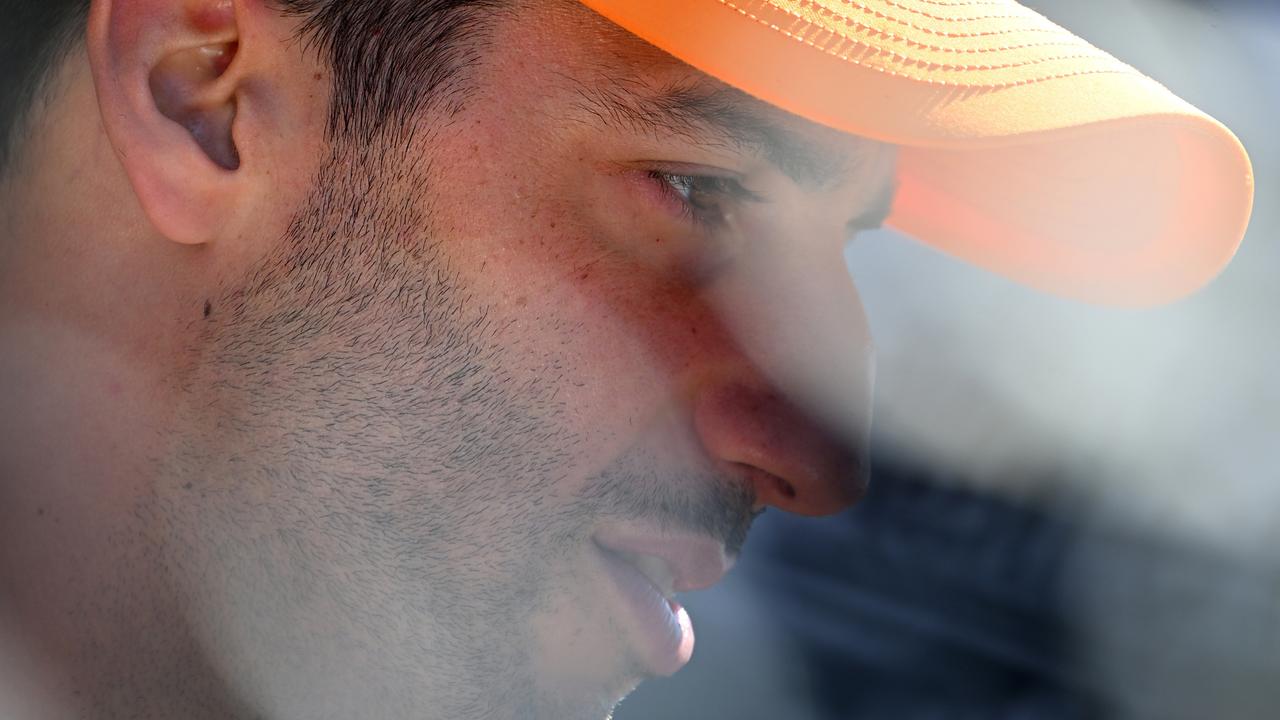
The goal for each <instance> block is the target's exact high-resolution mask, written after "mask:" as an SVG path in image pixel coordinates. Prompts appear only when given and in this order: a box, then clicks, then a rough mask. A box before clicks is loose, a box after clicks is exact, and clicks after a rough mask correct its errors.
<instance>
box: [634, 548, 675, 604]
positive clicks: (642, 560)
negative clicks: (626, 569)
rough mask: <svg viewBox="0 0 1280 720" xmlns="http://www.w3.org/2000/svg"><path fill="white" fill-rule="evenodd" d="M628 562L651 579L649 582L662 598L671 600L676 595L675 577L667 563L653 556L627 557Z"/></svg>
mask: <svg viewBox="0 0 1280 720" xmlns="http://www.w3.org/2000/svg"><path fill="white" fill-rule="evenodd" d="M627 560H628V561H629V562H630V563H631V564H632V565H635V566H636V568H637V569H638V570H639V571H640V572H641V573H643V574H644V576H645V577H647V578H649V582H651V583H653V584H654V587H656V588H658V591H659V592H661V593H662V596H663V597H665V598H666V599H668V600H670V599H671V598H672V597H673V596H674V595H675V584H676V580H675V576H674V575H672V573H671V568H669V567H667V562H666V561H665V560H663V559H662V558H656V557H654V556H652V555H630V554H629V555H627Z"/></svg>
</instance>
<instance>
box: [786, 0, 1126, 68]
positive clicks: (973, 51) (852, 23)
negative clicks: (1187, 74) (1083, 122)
mask: <svg viewBox="0 0 1280 720" xmlns="http://www.w3.org/2000/svg"><path fill="white" fill-rule="evenodd" d="M777 9H778V11H779V12H784V13H787V14H789V15H791V16H792V17H794V18H796V19H797V20H800V21H801V22H805V23H807V24H808V25H809V26H810V27H818V26H815V25H814V24H813V23H810V22H809V21H807V20H805V19H804V18H803V17H801V16H799V15H796V14H795V13H792V12H791V11H789V10H783V9H782V8H777ZM817 9H818V10H819V11H820V12H823V13H827V14H829V15H831V16H832V17H833V19H835V20H839V21H841V22H842V23H843V24H844V25H845V26H847V27H854V28H858V29H860V30H865V31H867V32H868V33H870V34H873V35H879V36H882V37H884V38H887V39H890V40H896V41H900V42H902V43H905V44H907V45H910V46H913V47H918V48H922V49H925V50H934V51H937V52H947V53H955V54H967V55H977V54H981V53H993V52H1008V51H1011V50H1025V49H1028V48H1040V47H1087V48H1090V49H1093V48H1092V47H1091V46H1089V45H1088V44H1086V43H1081V42H1080V41H1079V40H1078V39H1076V38H1074V37H1072V38H1071V39H1063V40H1045V41H1043V42H1025V43H1017V44H1009V45H994V46H988V47H978V48H953V47H945V46H943V45H935V44H932V43H926V42H921V41H919V40H913V39H912V38H909V37H906V36H904V35H898V34H896V33H892V32H889V31H888V30H882V29H880V28H877V27H875V26H873V25H867V24H865V23H862V22H859V21H857V20H855V19H853V18H850V17H845V16H841V15H835V13H832V12H831V11H830V10H827V9H826V8H823V7H821V6H818V8H817ZM910 27H915V26H910ZM820 29H821V30H824V31H826V32H831V33H835V34H838V35H840V36H841V37H844V38H847V39H850V40H857V38H854V37H853V36H850V35H845V34H843V33H841V32H840V31H839V30H836V29H831V28H820ZM916 29H919V30H926V31H928V30H927V29H926V28H916ZM1039 31H1040V32H1050V31H1049V30H1047V29H1042V30H1039ZM1015 32H1037V30H1035V29H1031V30H1026V31H1017V30H1015V31H1009V32H1001V33H976V34H971V35H962V34H951V33H936V32H935V33H933V34H935V35H940V36H943V37H949V38H974V37H992V36H996V35H1011V34H1013V33H1015ZM1096 54H1097V55H1098V56H1099V57H1102V56H1104V55H1105V53H1102V52H1101V51H1096Z"/></svg>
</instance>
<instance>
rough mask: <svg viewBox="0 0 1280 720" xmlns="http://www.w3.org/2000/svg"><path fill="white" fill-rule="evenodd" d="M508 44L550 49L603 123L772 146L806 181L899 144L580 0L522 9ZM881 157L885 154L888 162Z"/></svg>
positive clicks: (831, 175) (535, 52) (765, 150)
mask: <svg viewBox="0 0 1280 720" xmlns="http://www.w3.org/2000/svg"><path fill="white" fill-rule="evenodd" d="M500 32H502V35H503V37H502V38H501V39H500V44H501V45H502V46H504V47H508V48H511V47H515V48H518V52H520V53H521V54H522V55H523V56H524V57H528V58H538V57H548V58H549V60H550V64H551V65H552V66H553V67H554V74H555V76H556V78H557V79H558V80H559V81H562V82H564V83H565V84H566V85H568V86H570V93H571V96H572V97H573V101H572V102H573V104H574V105H575V106H576V108H577V109H580V110H585V111H586V112H587V113H588V114H589V115H590V116H592V117H593V118H595V119H596V120H598V121H600V122H601V123H602V124H605V125H611V126H615V127H620V128H622V129H626V130H630V131H634V132H638V133H642V134H649V135H652V134H655V133H657V132H662V133H663V134H669V135H677V136H680V135H684V136H686V138H687V139H690V140H696V141H697V142H699V143H701V144H707V143H711V144H716V143H722V144H725V145H735V146H739V147H735V148H734V149H736V150H750V151H754V152H757V153H758V154H760V155H762V156H766V157H767V159H769V160H770V161H771V162H773V164H775V165H777V166H778V167H779V168H780V169H782V170H783V171H784V172H787V174H788V175H791V176H792V177H793V178H794V179H796V180H798V181H800V182H801V183H802V184H804V185H809V186H812V187H819V188H826V187H830V186H833V185H835V184H838V182H839V181H841V180H843V179H845V178H848V177H850V176H852V175H853V174H855V173H856V171H857V170H858V167H859V166H861V165H869V164H875V163H871V162H870V161H871V160H877V161H881V160H883V159H884V158H885V157H886V156H888V155H891V154H892V152H893V148H892V146H889V145H887V144H884V143H880V142H876V141H873V140H870V139H867V138H862V137H857V136H854V135H850V134H847V133H843V132H840V131H838V130H834V129H832V128H828V127H826V126H823V125H820V124H818V123H815V122H813V121H810V120H808V119H805V118H802V117H799V116H797V115H793V114H791V113H788V112H786V111H784V110H782V109H780V108H778V107H775V106H773V105H770V104H769V103H767V102H764V101H762V100H760V99H758V98H755V97H753V96H751V95H749V94H747V93H745V92H743V91H741V90H738V89H737V88H734V87H731V86H729V85H727V84H726V83H724V82H722V81H720V80H718V79H716V78H714V77H712V76H710V75H708V74H706V73H704V72H702V71H700V70H698V69H696V68H693V67H691V66H689V65H687V64H686V63H684V62H682V61H680V60H679V59H677V58H675V57H673V56H671V55H669V54H667V53H666V52H664V51H662V50H660V49H658V48H657V47H654V46H653V45H650V44H649V43H647V42H645V41H644V40H642V39H640V38H638V37H636V36H635V35H633V34H631V33H630V32H628V31H626V30H624V29H622V28H620V27H618V26H617V25H614V24H613V23H611V22H609V21H608V20H606V19H604V18H602V17H601V16H599V15H597V14H596V13H594V12H592V11H591V10H589V9H588V8H586V7H584V6H583V5H582V4H581V3H578V2H559V1H555V2H544V3H535V4H533V5H532V6H527V7H526V9H525V10H522V11H520V12H517V13H515V14H514V15H513V16H512V17H511V18H509V21H508V22H507V23H506V27H505V28H503V29H502V30H501V31H500ZM880 164H881V165H882V164H883V163H880Z"/></svg>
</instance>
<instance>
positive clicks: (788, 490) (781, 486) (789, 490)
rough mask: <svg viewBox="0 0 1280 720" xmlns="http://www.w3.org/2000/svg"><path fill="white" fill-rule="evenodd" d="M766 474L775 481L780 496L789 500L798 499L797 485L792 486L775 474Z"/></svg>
mask: <svg viewBox="0 0 1280 720" xmlns="http://www.w3.org/2000/svg"><path fill="white" fill-rule="evenodd" d="M766 474H767V475H769V477H770V478H772V479H773V484H774V487H776V488H777V490H778V494H779V495H781V496H782V497H784V498H786V499H787V500H795V499H796V486H795V485H792V484H791V483H789V482H787V481H786V480H783V479H782V478H780V477H778V476H777V475H774V474H773V473H766Z"/></svg>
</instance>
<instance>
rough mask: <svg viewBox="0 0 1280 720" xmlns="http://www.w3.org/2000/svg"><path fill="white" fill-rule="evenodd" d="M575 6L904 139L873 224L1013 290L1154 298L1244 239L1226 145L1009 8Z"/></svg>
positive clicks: (832, 2) (732, 79)
mask: <svg viewBox="0 0 1280 720" xmlns="http://www.w3.org/2000/svg"><path fill="white" fill-rule="evenodd" d="M582 2H583V3H584V4H585V5H587V6H588V7H591V8H592V9H594V10H595V11H596V12H598V13H600V14H601V15H603V16H604V17H606V18H608V19H610V20H611V21H613V22H614V23H616V24H618V25H620V26H622V27H623V28H626V29H627V30H629V31H630V32H632V33H634V34H635V35H638V36H639V37H641V38H643V39H644V40H646V41H648V42H650V43H651V44H653V45H655V46H657V47H659V48H661V49H663V50H665V51H667V52H668V53H670V54H672V55H673V56H675V57H677V58H679V59H681V60H683V61H684V62H686V63H688V64H690V65H691V66H693V67H696V68H698V69H699V70H701V71H703V72H706V73H708V74H709V75H712V76H713V77H716V78H718V79H720V80H722V81H724V82H725V83H728V84H730V85H733V86H735V87H737V88H739V89H741V90H743V91H745V92H748V93H750V94H752V95H754V96H756V97H759V98H761V99H762V100H765V101H767V102H769V103H771V104H773V105H775V106H778V107H780V108H782V109H784V110H787V111H789V112H792V113H794V114H796V115H799V116H802V117H805V118H808V119H811V120H813V121H815V122H819V123H822V124H824V125H828V126H830V127H834V128H837V129H839V130H843V131H846V132H850V133H854V134H857V135H861V136H865V137H869V138H873V139H877V140H881V141H884V142H890V143H894V144H896V145H899V146H901V147H902V151H901V156H900V165H899V176H900V177H899V182H900V187H899V194H898V198H897V200H896V202H895V205H894V210H893V213H892V215H891V216H890V218H889V224H890V225H891V226H893V227H896V228H898V229H900V230H902V231H903V232H905V233H907V234H909V235H911V236H913V237H915V238H917V239H919V240H921V241H923V242H926V243H928V244H930V245H932V246H935V247H937V248H939V249H941V250H943V251H945V252H947V253H950V254H952V255H955V256H957V257H960V258H962V259H965V260H968V261H971V262H973V263H976V264H979V265H982V266H984V267H987V268H990V269H991V270H994V271H996V272H999V273H1001V274H1003V275H1006V276H1008V277H1010V278H1012V279H1014V280H1017V281H1020V282H1024V283H1027V284H1030V285H1033V286H1036V287H1039V288H1042V289H1045V290H1048V291H1051V292H1055V293H1058V294H1062V295H1067V296H1072V297H1077V298H1081V299H1086V300H1091V301H1096V302H1107V303H1116V304H1126V305H1145V304H1154V303H1159V302H1164V301H1168V300H1171V299H1174V298H1177V297H1179V296H1182V295H1185V294H1186V293H1189V292H1191V291H1192V290H1194V289H1196V288H1198V287H1200V286H1201V285H1203V284H1204V283H1206V282H1208V281H1209V280H1210V279H1211V278H1212V277H1213V276H1215V275H1216V274H1217V273H1218V272H1219V271H1220V270H1221V269H1222V267H1223V266H1224V265H1225V264H1226V263H1227V261H1228V260H1229V259H1230V258H1231V256H1232V255H1233V254H1234V252H1235V250H1236V248H1237V246H1238V245H1239V243H1240V240H1241V239H1242V238H1243V236H1244V231H1245V227H1246V226H1247V224H1248V219H1249V213H1250V209H1251V207H1252V201H1253V175H1252V169H1251V167H1250V164H1249V158H1248V156H1247V154H1246V153H1245V151H1244V148H1243V147H1242V146H1241V145H1240V142H1239V141H1238V140H1237V139H1236V137H1235V136H1234V135H1233V134H1232V133H1231V132H1230V131H1229V130H1228V129H1227V128H1226V127H1224V126H1223V125H1222V124H1221V123H1219V122H1217V121H1216V120H1214V119H1213V118H1211V117H1209V116H1208V115H1206V114H1204V113H1203V112H1201V111H1199V110H1197V109H1196V108H1194V107H1193V106H1191V105H1189V104H1187V103H1186V102H1184V101H1182V100H1180V99H1179V98H1177V97H1176V96H1174V95H1173V94H1172V93H1170V92H1169V91H1168V90H1166V89H1165V88H1164V87H1163V86H1161V85H1160V84H1158V83H1156V82H1155V81H1154V80H1151V79H1150V78H1147V77H1145V76H1144V75H1142V74H1141V73H1139V72H1137V71H1136V70H1134V69H1133V68H1131V67H1129V66H1128V65H1125V64H1124V63H1121V62H1120V61H1118V60H1116V59H1115V58H1113V57H1111V56H1110V55H1107V54H1106V53H1104V52H1102V51H1101V50H1098V49H1097V48H1094V47H1093V46H1091V45H1089V44H1088V43H1086V42H1084V41H1083V40H1081V39H1079V38H1077V37H1076V36H1074V35H1072V34H1071V33H1069V32H1068V31H1066V30H1064V29H1062V28H1061V27H1059V26H1057V25H1055V24H1053V23H1052V22H1050V21H1049V20H1047V19H1045V18H1044V17H1043V16H1041V15H1039V14H1037V13H1035V12H1033V11H1031V10H1028V9H1026V8H1023V7H1022V6H1020V5H1017V4H1016V3H1013V2H1001V1H999V0H990V1H988V2H982V3H972V2H969V3H945V2H939V0H927V1H926V0H864V1H862V2H854V1H853V0H804V1H803V2H801V1H800V0H732V1H731V0H582Z"/></svg>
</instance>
